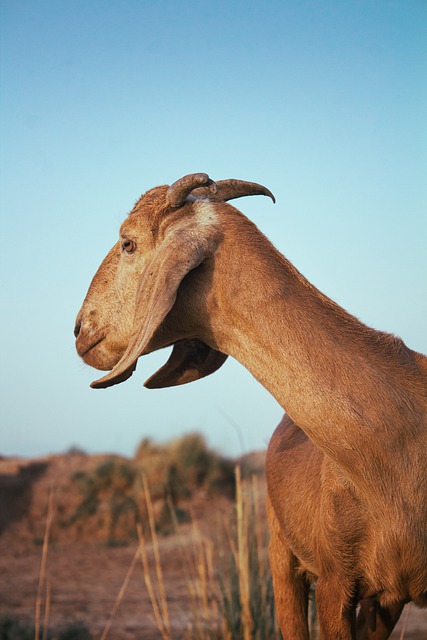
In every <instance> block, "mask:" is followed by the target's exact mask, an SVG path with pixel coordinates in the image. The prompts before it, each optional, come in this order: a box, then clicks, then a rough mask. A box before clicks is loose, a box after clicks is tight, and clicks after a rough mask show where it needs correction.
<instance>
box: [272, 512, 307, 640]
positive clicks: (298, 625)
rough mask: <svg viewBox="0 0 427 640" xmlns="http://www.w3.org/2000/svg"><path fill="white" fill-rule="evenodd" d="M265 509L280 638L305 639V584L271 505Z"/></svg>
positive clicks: (284, 639) (287, 639) (305, 581)
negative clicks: (267, 520) (267, 518)
mask: <svg viewBox="0 0 427 640" xmlns="http://www.w3.org/2000/svg"><path fill="white" fill-rule="evenodd" d="M267 511H268V517H269V526H270V545H269V557H270V565H271V573H272V575H273V587H274V600H275V604H276V611H277V617H278V620H279V625H280V629H281V631H282V636H283V640H309V629H308V594H309V584H308V581H307V580H306V578H305V576H304V575H303V574H301V573H300V572H299V571H298V565H299V563H298V560H297V558H295V556H294V555H293V553H292V551H291V549H290V548H289V546H288V544H287V543H286V540H285V538H284V536H283V532H282V531H281V528H280V525H279V523H278V522H277V519H276V516H275V513H274V510H273V507H272V506H271V504H268V508H267Z"/></svg>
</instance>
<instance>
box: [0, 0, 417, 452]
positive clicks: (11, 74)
mask: <svg viewBox="0 0 427 640" xmlns="http://www.w3.org/2000/svg"><path fill="white" fill-rule="evenodd" d="M0 6H1V10H0V11H1V14H0V22H1V26H0V30H1V31H0V35H1V38H0V49H1V50H0V53H1V62H0V75H1V77H0V80H1V94H0V98H1V125H0V126H1V132H0V133H1V138H0V142H1V151H0V154H1V155H0V180H1V196H0V198H1V200H0V205H1V216H2V251H1V261H2V274H3V277H2V313H1V316H0V323H1V336H2V364H3V366H2V371H1V381H0V383H1V442H0V453H2V454H7V455H10V454H19V455H25V456H29V455H43V454H46V453H52V452H60V451H64V450H66V449H67V448H69V447H70V446H72V445H78V446H80V447H82V448H84V449H86V450H87V451H89V452H95V451H117V452H121V453H124V454H129V455H131V454H132V453H133V452H134V450H135V448H136V446H137V444H138V442H139V441H140V439H141V438H143V437H146V436H148V437H153V438H155V439H158V440H160V441H162V440H167V439H169V438H171V437H175V436H177V435H179V434H180V433H183V432H185V431H189V430H198V431H201V432H203V433H205V434H206V436H207V438H208V441H209V443H210V444H211V445H212V446H214V447H216V448H219V449H221V450H222V451H223V452H224V453H228V454H230V455H236V454H239V453H241V452H242V450H245V451H246V450H251V449H258V448H263V447H265V446H266V444H267V442H268V439H269V437H270V435H271V433H272V431H273V429H274V427H275V425H276V423H277V422H278V420H279V418H280V416H281V414H282V409H281V408H280V407H279V406H278V405H277V404H276V402H275V401H274V400H273V399H272V398H271V397H270V396H269V395H268V393H267V392H266V391H265V390H264V389H262V387H261V386H260V385H259V384H258V383H257V382H256V381H255V380H253V379H252V377H251V376H250V374H249V373H247V372H246V371H245V370H244V369H243V368H242V367H241V366H240V365H239V364H238V363H236V362H232V361H230V359H229V361H227V363H226V365H225V366H224V367H223V368H222V369H221V370H220V371H219V372H218V373H216V374H215V375H213V376H209V377H208V378H206V379H205V380H202V381H200V382H197V383H194V384H191V385H187V386H184V387H180V388H174V389H167V390H158V391H149V390H146V389H144V388H143V387H142V382H143V381H144V380H145V379H146V378H147V377H148V376H149V375H150V374H151V373H152V372H153V371H154V370H155V368H156V367H157V366H159V365H160V364H162V363H163V362H164V360H165V359H166V357H167V354H166V353H164V352H163V353H160V354H153V355H150V356H148V357H147V358H144V359H143V360H142V361H141V362H140V363H139V366H138V370H137V372H136V374H135V375H134V376H133V377H132V378H131V379H130V380H129V381H128V382H126V383H125V384H121V385H118V386H116V387H113V388H111V389H108V390H106V391H95V390H92V389H90V388H89V383H90V381H91V380H93V379H95V378H96V377H98V373H97V372H96V371H94V370H91V369H89V368H88V367H87V366H85V365H84V364H83V363H82V362H81V361H80V360H79V359H78V357H77V355H76V354H75V351H74V339H73V334H72V330H73V324H74V319H75V316H76V314H77V311H78V310H79V307H80V305H81V302H82V300H83V297H84V295H85V293H86V290H87V287H88V285H89V282H90V280H91V278H92V275H93V274H94V272H95V270H96V268H97V266H98V264H99V263H100V261H101V260H102V258H103V257H104V255H105V253H106V252H107V250H108V249H109V248H110V246H111V245H112V244H113V243H114V242H115V240H116V236H117V231H118V227H119V224H120V222H121V221H122V219H123V218H124V217H125V216H126V214H127V213H128V211H129V210H130V209H131V207H132V205H133V203H134V202H135V200H136V199H137V198H138V197H139V195H140V194H141V193H142V192H144V191H145V190H147V189H148V188H151V187H153V186H155V185H157V184H165V183H168V184H169V183H171V182H173V181H174V180H176V179H177V178H179V177H180V176H181V175H184V174H186V173H191V172H196V171H205V172H207V173H209V174H210V175H211V177H213V178H216V179H223V178H230V177H235V178H241V179H245V180H254V181H257V182H261V183H263V184H265V185H266V186H268V187H269V188H270V189H271V190H272V191H273V193H274V194H275V195H276V198H277V204H276V205H273V204H272V203H271V202H270V201H269V200H267V199H263V198H251V199H246V200H244V199H242V200H240V201H239V202H238V203H237V204H238V206H239V208H240V209H241V210H242V211H243V212H244V213H246V214H247V215H248V216H249V217H250V218H251V219H252V220H254V221H255V223H256V224H257V225H258V226H259V227H260V228H261V229H262V231H264V233H266V234H267V235H268V236H269V237H270V239H271V240H272V241H273V242H274V243H275V244H276V246H277V247H278V248H279V249H280V250H281V251H282V252H283V253H284V254H285V255H286V256H287V257H288V258H289V259H290V260H291V261H292V262H293V263H294V264H295V265H296V266H297V268H298V269H299V270H300V271H302V272H303V273H304V274H305V275H306V276H307V277H308V278H309V279H310V280H311V281H312V282H313V283H314V284H315V285H316V286H318V287H319V288H320V289H321V290H322V291H324V292H325V293H326V294H328V295H329V296H330V297H332V298H333V299H335V300H336V301H337V302H338V303H340V304H341V305H342V306H344V307H345V308H346V309H348V310H349V311H351V312H352V313H353V314H355V315H357V316H358V317H360V318H361V319H362V320H364V321H365V322H366V323H368V324H370V325H372V326H375V327H377V328H379V329H382V330H385V331H391V332H394V333H397V334H398V335H401V336H402V337H403V339H404V340H405V342H406V343H407V344H408V346H410V347H412V348H414V349H416V350H418V351H422V352H424V353H425V352H427V332H426V326H427V322H426V319H427V295H426V294H427V284H426V282H427V250H426V243H427V240H426V239H427V211H426V209H427V206H426V205H427V186H426V185H427V180H426V178H427V171H426V169H427V161H426V155H427V154H426V151H427V140H426V138H427V115H426V114H427V81H426V78H427V38H426V35H427V3H426V2H425V0H375V1H373V0H369V1H368V0H346V1H345V2H343V1H342V0H335V1H334V0H317V1H309V0H281V1H272V0H265V1H264V2H262V3H261V2H251V1H249V0H246V1H245V2H241V1H234V2H233V1H231V2H230V1H229V0H228V1H227V2H225V1H224V2H223V1H219V0H211V1H209V2H208V1H197V0H194V1H192V2H188V1H187V0H183V1H178V2H177V1H176V0H173V1H172V0H171V1H157V2H154V1H152V2H145V1H144V0H140V1H138V2H137V1H135V0H120V2H118V1H111V2H108V3H107V2H101V1H97V0H85V1H84V2H83V1H80V0H69V1H68V2H65V1H64V2H54V1H53V0H47V1H41V0H32V1H31V2H29V1H27V0H17V1H16V2H6V1H3V2H1V5H0Z"/></svg>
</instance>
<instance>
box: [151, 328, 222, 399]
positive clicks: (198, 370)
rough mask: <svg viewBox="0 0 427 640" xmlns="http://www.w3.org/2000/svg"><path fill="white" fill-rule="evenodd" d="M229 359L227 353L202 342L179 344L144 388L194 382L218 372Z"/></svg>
mask: <svg viewBox="0 0 427 640" xmlns="http://www.w3.org/2000/svg"><path fill="white" fill-rule="evenodd" d="M227 358H228V356H227V355H226V354H225V353H221V351H216V350H215V349H211V347H208V345H207V344H205V343H204V342H202V341H201V340H197V339H194V340H183V341H182V342H177V343H176V344H175V345H174V347H173V350H172V353H171V355H170V358H169V360H168V361H167V362H166V364H165V365H163V367H162V368H161V369H159V370H158V371H156V373H154V374H153V375H152V376H151V377H150V378H148V380H146V381H145V382H144V387H147V389H162V388H164V387H174V386H176V385H179V384H187V382H194V381H195V380H199V378H204V377H205V376H208V375H210V374H211V373H214V372H215V371H217V369H219V368H220V367H221V366H222V365H223V364H224V362H225V361H226V360H227Z"/></svg>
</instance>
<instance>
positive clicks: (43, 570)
mask: <svg viewBox="0 0 427 640" xmlns="http://www.w3.org/2000/svg"><path fill="white" fill-rule="evenodd" d="M54 512H55V497H54V490H53V486H52V485H51V486H50V489H49V498H48V505H47V516H46V525H45V530H44V536H43V549H42V559H41V563H40V571H39V583H38V587H37V596H36V612H35V627H34V628H35V630H34V635H35V640H39V638H40V630H41V624H40V622H41V613H42V601H43V590H44V584H45V580H46V574H47V554H48V550H49V539H50V530H51V527H52V522H53V517H54ZM49 611H50V581H48V583H47V591H46V597H45V615H44V619H45V626H44V632H43V639H44V638H45V636H46V634H47V626H48V621H49Z"/></svg>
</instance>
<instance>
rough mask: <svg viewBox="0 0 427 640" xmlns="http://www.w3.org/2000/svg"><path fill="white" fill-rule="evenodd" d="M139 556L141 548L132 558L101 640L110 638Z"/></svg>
mask: <svg viewBox="0 0 427 640" xmlns="http://www.w3.org/2000/svg"><path fill="white" fill-rule="evenodd" d="M139 555H140V548H139V547H138V548H137V550H136V551H135V554H134V556H133V558H132V561H131V563H130V565H129V568H128V570H127V573H126V576H125V578H124V580H123V583H122V586H121V587H120V589H119V592H118V594H117V597H116V600H115V602H114V605H113V608H112V609H111V613H110V616H109V618H108V620H107V622H106V625H105V627H104V630H103V632H102V635H101V638H100V640H105V638H106V637H107V636H108V634H109V632H110V629H111V625H112V623H113V620H114V617H115V615H116V613H117V611H118V608H119V607H120V603H121V601H122V600H123V596H124V595H125V593H126V589H127V588H128V584H129V580H130V579H131V576H132V574H133V571H134V569H135V565H136V563H137V561H138V559H139Z"/></svg>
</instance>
